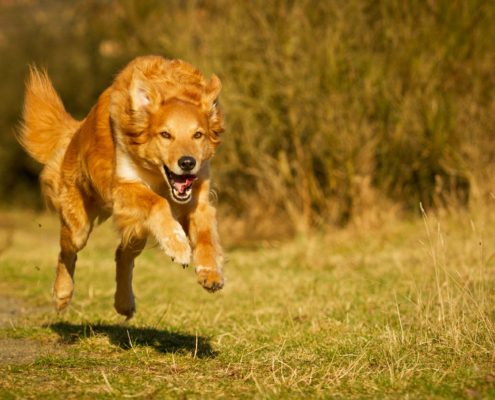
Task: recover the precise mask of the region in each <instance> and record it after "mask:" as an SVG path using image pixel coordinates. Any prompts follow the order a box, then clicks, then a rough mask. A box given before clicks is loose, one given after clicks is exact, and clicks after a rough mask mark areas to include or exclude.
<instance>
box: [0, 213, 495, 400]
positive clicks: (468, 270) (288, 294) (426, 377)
mask: <svg viewBox="0 0 495 400" xmlns="http://www.w3.org/2000/svg"><path fill="white" fill-rule="evenodd" d="M494 215H495V214H494V213H493V212H490V209H489V208H484V209H483V210H482V211H480V209H478V210H477V211H476V212H473V213H469V212H462V213H443V214H442V213H440V214H437V215H429V214H428V213H425V214H424V218H423V219H409V220H407V219H402V220H394V221H389V222H384V223H383V224H382V226H381V228H380V229H373V228H366V227H363V226H348V227H347V228H346V229H340V230H336V231H334V232H330V233H329V234H326V235H318V234H314V235H309V236H301V237H298V238H295V239H293V240H292V241H289V242H284V243H280V242H279V243H277V242H263V243H257V244H256V245H252V246H251V247H241V248H239V247H235V246H229V248H228V250H227V256H228V264H227V266H226V276H227V284H226V287H225V288H224V290H222V291H221V292H219V293H218V294H214V295H212V294H209V293H207V292H206V291H204V290H203V289H202V288H201V287H200V286H199V285H197V284H196V283H195V277H194V273H193V270H192V269H191V268H189V269H185V270H183V269H182V268H181V267H180V266H177V265H175V264H173V263H171V262H170V261H169V260H168V259H167V258H166V256H164V255H163V254H161V253H160V252H159V251H158V249H156V248H154V247H153V245H152V244H150V245H149V246H148V247H149V248H148V249H147V250H146V251H145V252H144V253H143V254H142V255H141V257H140V258H139V259H138V262H137V266H136V270H135V292H136V297H137V307H138V311H137V315H136V316H135V317H134V318H133V319H132V320H130V321H128V322H125V321H124V319H123V317H121V316H119V315H117V314H116V312H115V311H114V310H113V308H112V304H113V290H114V266H113V248H114V247H115V246H116V244H117V243H118V240H117V237H116V235H115V234H114V233H113V232H112V227H111V224H109V223H106V224H105V225H103V226H100V227H98V228H97V229H96V231H95V232H94V233H93V236H92V238H91V240H90V242H89V245H88V247H87V248H86V249H85V250H84V251H83V252H81V254H80V257H79V264H78V268H77V270H76V291H75V296H74V299H73V302H72V305H71V306H70V308H69V309H68V310H67V311H66V312H63V313H61V314H59V315H57V314H56V312H55V311H54V310H53V309H52V308H51V304H50V303H51V301H50V288H51V281H52V278H53V271H54V265H55V264H54V263H55V260H56V255H57V251H58V250H57V235H58V233H57V221H56V218H55V217H53V216H49V215H47V214H39V213H33V212H22V211H16V212H13V211H5V212H2V213H1V218H0V220H1V223H0V227H1V230H0V236H1V237H0V239H1V241H2V243H3V244H2V250H1V254H0V282H1V300H2V301H1V302H0V303H1V304H2V306H1V307H0V325H1V328H0V374H1V376H2V379H1V380H0V397H1V398H6V399H10V398H12V399H16V398H64V399H68V398H95V397H97V398H303V397H311V398H330V397H331V398H415V399H418V398H429V399H431V398H439V399H440V398H449V399H450V398H488V397H493V396H495V369H494V367H493V366H494V365H495V364H494V361H495V360H494V353H493V348H494V344H495V343H494V340H495V339H494V338H495V335H494V334H495V329H494V328H495V327H494V324H493V302H494V293H495V292H494V288H495V285H494V283H495V264H494V263H495V260H494V255H495V245H494V240H493V238H494V236H495V228H494V226H495V221H494V219H495V218H494ZM222 229H223V230H224V232H227V233H228V230H229V229H230V228H229V227H228V226H227V227H225V226H224V227H223V228H222Z"/></svg>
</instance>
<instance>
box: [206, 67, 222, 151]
mask: <svg viewBox="0 0 495 400" xmlns="http://www.w3.org/2000/svg"><path fill="white" fill-rule="evenodd" d="M220 90H222V83H221V82H220V79H219V78H218V76H216V75H212V77H211V79H210V81H209V82H208V83H207V85H206V88H205V94H204V98H203V106H204V108H205V110H206V112H207V114H208V122H209V125H210V129H209V130H210V132H209V135H208V136H209V138H210V140H211V141H212V142H213V143H214V144H218V143H220V134H221V133H222V132H223V131H224V127H223V114H222V111H221V110H220V107H219V105H218V96H219V94H220Z"/></svg>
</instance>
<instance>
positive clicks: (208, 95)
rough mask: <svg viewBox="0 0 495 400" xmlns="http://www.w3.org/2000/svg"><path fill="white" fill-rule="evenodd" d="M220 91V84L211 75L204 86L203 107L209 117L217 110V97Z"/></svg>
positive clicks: (216, 78)
mask: <svg viewBox="0 0 495 400" xmlns="http://www.w3.org/2000/svg"><path fill="white" fill-rule="evenodd" d="M220 90H222V82H220V79H219V78H218V76H216V75H212V76H211V78H210V81H209V82H208V83H207V84H206V88H205V96H204V105H205V108H206V109H207V110H208V113H209V114H210V115H212V114H214V113H215V112H216V111H217V108H218V96H219V95H220Z"/></svg>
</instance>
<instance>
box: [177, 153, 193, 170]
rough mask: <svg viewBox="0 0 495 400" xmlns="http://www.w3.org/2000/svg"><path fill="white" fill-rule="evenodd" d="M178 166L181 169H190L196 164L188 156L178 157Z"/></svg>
mask: <svg viewBox="0 0 495 400" xmlns="http://www.w3.org/2000/svg"><path fill="white" fill-rule="evenodd" d="M178 164H179V167H180V169H182V170H183V171H191V170H192V169H193V168H194V167H195V166H196V160H195V159H194V158H192V157H190V156H184V157H181V158H179V162H178Z"/></svg>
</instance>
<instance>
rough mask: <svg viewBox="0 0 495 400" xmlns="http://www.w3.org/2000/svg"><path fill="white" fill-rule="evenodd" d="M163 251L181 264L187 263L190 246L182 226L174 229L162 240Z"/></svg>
mask: <svg viewBox="0 0 495 400" xmlns="http://www.w3.org/2000/svg"><path fill="white" fill-rule="evenodd" d="M162 247H163V250H164V251H165V253H166V254H167V255H168V256H169V257H171V258H172V261H175V262H176V263H178V264H181V265H187V264H189V263H190V261H191V246H190V244H189V240H188V239H187V236H186V234H185V233H184V231H183V229H182V228H177V229H174V231H173V233H172V234H171V235H170V236H168V237H166V238H165V239H164V240H162Z"/></svg>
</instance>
